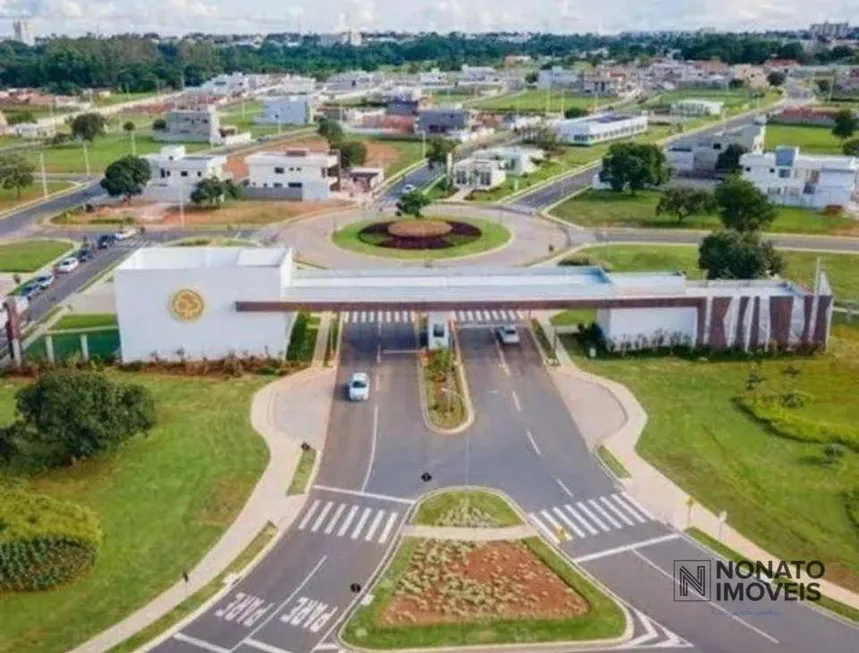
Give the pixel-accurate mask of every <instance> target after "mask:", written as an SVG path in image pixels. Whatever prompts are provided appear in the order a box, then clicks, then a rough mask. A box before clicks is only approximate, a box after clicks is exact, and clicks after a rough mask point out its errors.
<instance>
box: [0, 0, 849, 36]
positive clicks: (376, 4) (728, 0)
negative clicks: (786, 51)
mask: <svg viewBox="0 0 859 653" xmlns="http://www.w3.org/2000/svg"><path fill="white" fill-rule="evenodd" d="M857 10H859V0H814V1H813V2H811V1H809V0H601V1H600V2H593V0H530V1H529V2H522V0H410V1H409V2H403V1H402V0H0V16H7V17H13V16H17V15H22V14H24V15H27V16H29V17H30V20H31V23H32V25H33V30H34V32H35V33H36V34H37V35H48V34H51V33H57V34H73V35H74V34H85V33H87V32H97V33H102V34H110V33H117V32H120V33H121V32H129V31H134V32H144V31H154V32H159V33H162V34H182V33H187V32H190V31H203V32H213V33H265V32H280V31H294V30H300V31H304V32H307V31H313V32H330V31H335V30H337V29H340V28H342V27H346V26H348V27H352V28H354V29H363V30H384V29H398V30H407V31H430V30H437V31H441V32H447V31H452V30H459V31H467V32H480V31H490V30H508V31H525V30H532V31H546V32H600V33H614V32H619V31H624V30H668V29H684V30H691V29H698V28H701V27H711V28H715V29H717V30H764V29H778V28H799V27H805V26H807V25H808V24H809V23H812V22H822V21H824V20H829V21H831V22H839V21H847V20H849V18H851V17H853V16H856V14H857V13H859V11H857ZM11 31H12V26H11V20H5V21H4V24H3V25H2V26H0V34H7V33H11Z"/></svg>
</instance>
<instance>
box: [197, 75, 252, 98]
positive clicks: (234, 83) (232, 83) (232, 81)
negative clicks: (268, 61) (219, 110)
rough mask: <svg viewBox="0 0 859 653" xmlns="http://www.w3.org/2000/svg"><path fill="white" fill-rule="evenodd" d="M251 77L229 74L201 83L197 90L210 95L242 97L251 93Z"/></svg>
mask: <svg viewBox="0 0 859 653" xmlns="http://www.w3.org/2000/svg"><path fill="white" fill-rule="evenodd" d="M251 88H252V87H251V77H250V75H245V74H244V73H229V74H223V75H218V76H217V77H212V78H211V79H209V80H207V81H205V82H203V84H201V85H200V88H199V90H200V91H201V92H203V93H210V94H212V95H224V96H229V95H244V94H246V93H249V92H250V91H251Z"/></svg>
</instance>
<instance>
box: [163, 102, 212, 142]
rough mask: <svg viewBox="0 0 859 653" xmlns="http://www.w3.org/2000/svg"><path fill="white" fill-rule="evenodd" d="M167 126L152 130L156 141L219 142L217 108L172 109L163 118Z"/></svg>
mask: <svg viewBox="0 0 859 653" xmlns="http://www.w3.org/2000/svg"><path fill="white" fill-rule="evenodd" d="M164 120H165V122H166V123H167V127H166V128H165V129H162V130H156V131H155V132H153V134H152V137H153V138H154V139H155V140H156V141H167V142H180V141H184V142H189V143H190V142H194V143H209V144H210V145H215V144H219V143H220V142H221V118H220V116H219V115H218V111H217V109H215V107H212V106H207V107H204V108H202V109H174V110H173V111H168V112H167V114H166V116H165V118H164Z"/></svg>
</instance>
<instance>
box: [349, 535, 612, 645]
mask: <svg viewBox="0 0 859 653" xmlns="http://www.w3.org/2000/svg"><path fill="white" fill-rule="evenodd" d="M368 597H369V600H365V601H364V604H362V605H361V606H360V607H359V608H358V610H357V611H356V612H355V613H354V615H353V616H352V618H351V619H350V620H349V621H348V622H347V623H346V625H345V626H344V628H343V630H342V631H341V633H340V638H341V640H342V641H343V642H344V643H345V644H346V645H348V646H350V647H354V648H358V649H373V650H392V649H414V648H423V649H432V648H440V647H461V646H485V645H488V644H516V643H534V642H544V643H545V642H557V643H561V642H564V643H567V642H570V643H572V642H575V643H583V642H593V643H597V642H599V643H601V644H609V643H616V642H617V641H619V640H620V638H622V637H623V636H625V635H626V630H627V629H626V619H625V616H624V613H623V611H622V610H621V608H620V607H619V606H618V605H617V604H615V602H614V601H613V600H612V599H610V598H609V597H608V596H606V595H605V594H603V593H601V592H600V591H599V590H598V589H597V588H596V587H595V586H594V585H593V584H592V583H591V582H589V581H588V580H587V579H586V578H584V577H583V576H582V575H581V574H580V573H578V572H577V571H576V570H575V569H573V567H572V566H570V565H569V564H568V563H567V562H566V561H565V560H564V559H563V558H561V557H560V556H559V555H558V554H557V553H555V552H554V551H553V550H552V549H551V548H550V547H549V546H547V545H546V544H544V543H543V542H542V541H541V540H540V539H539V538H534V537H532V538H526V539H520V540H514V541H511V540H501V541H488V542H487V541H462V540H435V539H422V538H412V537H409V538H405V539H404V540H403V542H402V543H401V544H400V547H399V549H398V550H397V552H396V554H395V555H394V558H393V559H392V561H391V563H390V565H389V566H388V568H387V570H386V571H385V572H384V574H383V575H382V576H381V578H380V580H379V582H378V583H377V585H376V586H375V587H374V588H373V591H372V594H370V595H368Z"/></svg>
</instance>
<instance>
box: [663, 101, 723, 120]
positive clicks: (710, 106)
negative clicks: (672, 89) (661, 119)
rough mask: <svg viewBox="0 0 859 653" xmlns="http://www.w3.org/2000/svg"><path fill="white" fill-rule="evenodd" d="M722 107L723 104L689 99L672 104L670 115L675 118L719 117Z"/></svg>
mask: <svg viewBox="0 0 859 653" xmlns="http://www.w3.org/2000/svg"><path fill="white" fill-rule="evenodd" d="M724 106H725V103H724V102H717V101H715V100H702V99H698V98H689V99H685V100H678V101H677V102H674V103H673V104H672V105H671V113H673V114H674V115H677V116H720V115H722V109H723V108H724Z"/></svg>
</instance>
